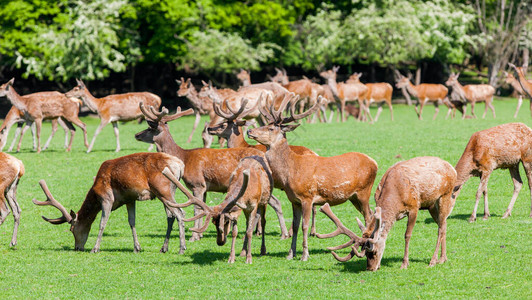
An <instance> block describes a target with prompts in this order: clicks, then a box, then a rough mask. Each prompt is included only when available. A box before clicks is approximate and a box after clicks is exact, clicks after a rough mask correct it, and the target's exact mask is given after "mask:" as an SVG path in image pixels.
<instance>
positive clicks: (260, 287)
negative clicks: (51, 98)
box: [0, 99, 532, 299]
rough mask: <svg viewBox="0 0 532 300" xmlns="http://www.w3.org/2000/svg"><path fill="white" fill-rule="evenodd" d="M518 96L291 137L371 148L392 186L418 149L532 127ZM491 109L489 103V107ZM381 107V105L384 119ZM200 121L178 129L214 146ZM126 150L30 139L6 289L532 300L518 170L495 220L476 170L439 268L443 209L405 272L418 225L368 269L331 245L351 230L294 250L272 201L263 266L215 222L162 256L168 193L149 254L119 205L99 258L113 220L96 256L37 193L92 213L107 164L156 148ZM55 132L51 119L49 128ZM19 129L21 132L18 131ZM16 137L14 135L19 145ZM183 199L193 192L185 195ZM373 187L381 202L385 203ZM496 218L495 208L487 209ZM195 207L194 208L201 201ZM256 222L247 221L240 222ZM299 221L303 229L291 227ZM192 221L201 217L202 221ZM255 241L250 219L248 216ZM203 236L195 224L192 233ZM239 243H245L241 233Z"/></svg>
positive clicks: (426, 226) (528, 226)
mask: <svg viewBox="0 0 532 300" xmlns="http://www.w3.org/2000/svg"><path fill="white" fill-rule="evenodd" d="M515 104H516V100H515V99H507V100H496V101H495V107H496V110H497V118H496V119H493V118H492V117H491V114H490V113H488V117H487V118H486V119H475V120H461V119H455V120H444V116H445V111H443V110H442V111H441V112H440V115H439V117H438V118H437V120H435V121H433V120H432V114H433V112H434V108H433V107H432V106H429V107H427V108H426V109H425V112H424V117H425V120H423V121H418V120H417V118H416V115H415V113H414V109H413V107H408V106H405V105H396V106H395V112H394V113H395V117H396V120H395V121H394V122H391V121H390V118H389V116H390V115H389V111H388V110H387V109H385V110H384V112H383V113H382V115H381V119H380V120H379V122H378V123H376V124H373V125H371V124H366V123H358V122H355V121H354V120H353V118H350V119H349V121H348V122H346V123H343V124H338V123H332V124H306V123H305V124H304V125H302V126H301V127H300V128H298V129H297V130H296V131H295V132H293V133H291V134H289V136H288V140H289V143H291V144H297V145H304V146H307V147H309V148H311V149H313V150H314V151H316V152H317V153H318V154H319V155H322V156H333V155H337V154H341V153H344V152H350V151H357V152H363V153H366V154H368V155H369V156H371V157H372V158H374V159H375V160H376V161H377V163H378V164H379V172H378V175H377V180H376V182H375V184H374V188H373V190H375V188H376V186H377V184H378V181H379V180H380V179H381V177H382V175H383V174H384V172H385V171H386V169H387V168H389V167H390V166H391V165H393V164H394V163H396V162H397V161H399V160H404V159H409V158H412V157H416V156H423V155H431V156H439V157H441V158H443V159H445V160H447V161H449V162H450V163H451V164H452V165H455V164H456V162H457V161H458V159H459V157H460V155H461V154H462V151H463V150H464V148H465V145H466V144H467V141H468V140H469V137H470V136H471V134H472V133H473V132H475V131H478V130H482V129H486V128H489V127H492V126H495V125H498V124H502V123H508V122H514V121H520V122H524V123H526V124H527V125H528V126H531V125H532V122H531V118H530V112H529V110H528V105H527V103H526V104H525V105H523V107H522V109H521V112H520V114H519V117H518V118H517V119H513V118H512V116H513V112H514V109H515ZM481 109H482V110H483V109H484V105H483V104H481V105H479V106H478V107H477V115H479V116H481V113H480V114H479V112H481V111H482V110H481ZM374 113H375V109H373V114H374ZM83 121H84V122H86V123H87V125H88V131H89V138H92V134H93V133H94V131H95V129H96V126H97V125H98V123H99V120H98V119H93V118H85V119H83ZM192 123H193V118H192V117H184V118H182V119H180V120H177V121H175V122H173V123H171V131H172V133H173V136H174V139H175V140H176V142H177V143H178V144H181V145H182V146H184V147H199V146H201V138H200V132H197V133H196V135H195V136H194V139H193V143H192V144H190V145H186V144H184V142H185V140H186V137H187V136H188V133H189V132H190V129H191V127H192ZM119 127H120V133H121V144H122V149H123V150H122V151H121V152H120V153H115V152H114V149H115V138H114V134H113V131H112V127H111V126H108V127H107V128H105V129H104V131H103V132H102V134H100V136H99V137H98V139H97V141H96V145H95V147H94V152H93V153H90V154H86V153H85V148H84V146H83V143H82V136H81V131H80V130H79V129H78V131H77V134H76V138H75V141H74V147H73V150H72V152H70V153H66V152H64V151H63V148H62V144H63V135H62V133H61V132H58V136H57V137H56V138H55V140H54V141H53V143H52V146H51V149H50V150H47V151H44V152H43V153H41V154H36V153H34V152H32V151H30V146H31V137H30V135H29V134H28V135H27V136H26V137H25V139H24V141H23V151H22V152H21V153H17V154H14V155H15V156H16V157H17V158H19V159H21V160H22V161H23V162H24V164H25V167H26V174H25V175H24V177H23V178H22V180H21V183H20V185H19V188H18V195H17V196H18V201H19V203H20V205H21V207H22V218H21V227H20V230H19V240H18V246H17V248H16V249H11V248H9V247H8V245H9V241H10V237H11V231H12V228H13V222H12V217H11V216H9V217H8V219H7V221H6V222H5V224H3V225H2V226H0V297H1V298H2V299H6V298H24V299H26V298H84V299H91V298H144V299H153V298H178V299H181V298H356V297H364V298H377V297H378V298H382V297H386V298H409V299H412V298H418V297H419V298H436V297H438V298H440V297H445V298H501V297H504V298H529V299H530V298H531V297H532V296H531V295H532V294H531V291H532V236H531V232H532V218H529V213H530V205H531V204H530V191H529V188H528V185H527V184H526V182H527V181H526V176H525V175H524V171H523V169H522V167H521V176H522V177H523V180H524V181H525V184H524V186H523V189H522V191H521V194H520V195H519V198H518V199H517V202H516V205H515V208H514V210H513V215H512V216H511V217H510V218H508V219H504V220H503V219H501V215H502V213H503V212H504V211H505V209H506V206H507V205H508V203H509V200H510V198H511V195H512V192H513V185H512V181H511V179H510V176H509V172H508V171H506V170H497V171H495V172H494V173H493V174H492V176H491V179H490V181H489V187H488V191H489V199H490V211H491V213H492V217H491V218H490V219H489V220H487V221H483V220H482V218H481V217H480V218H478V221H477V222H476V223H472V224H470V223H468V222H467V219H468V218H469V215H470V214H471V211H472V208H473V204H474V197H475V192H476V189H477V186H478V183H479V180H478V178H473V179H471V180H470V181H469V182H468V183H467V184H466V185H465V187H464V189H463V190H462V193H461V194H460V197H459V198H458V200H457V202H456V205H455V208H454V210H453V212H452V214H451V216H450V217H449V220H448V232H447V251H448V252H447V256H448V258H449V260H448V261H447V262H446V263H445V264H443V265H437V266H435V267H433V268H429V267H428V263H429V261H430V258H431V256H432V253H433V251H434V247H435V244H436V237H437V226H436V224H435V223H434V222H433V221H432V219H431V217H430V215H429V213H428V212H427V211H423V212H421V213H420V214H419V215H418V219H417V224H416V226H415V228H414V233H413V237H412V240H411V245H410V267H409V268H408V269H406V270H400V265H401V261H402V257H403V250H404V230H405V228H406V220H405V219H404V220H402V221H399V222H397V223H396V224H395V226H394V228H393V229H392V232H391V233H390V234H389V237H388V241H387V247H386V250H385V252H384V258H383V261H382V266H381V269H380V270H379V271H377V272H366V271H365V267H366V265H365V260H362V259H354V260H352V261H350V262H347V263H339V262H337V261H336V260H334V258H333V257H332V255H331V254H330V252H329V251H328V250H326V247H328V246H335V245H339V244H340V243H341V242H344V241H345V240H346V237H345V236H344V237H337V238H334V239H327V240H320V239H317V238H309V249H310V259H309V261H307V262H301V261H300V260H299V258H300V254H301V242H302V239H301V236H300V239H299V240H298V253H297V255H298V256H297V258H296V259H295V260H293V261H287V260H286V259H285V256H286V254H287V253H288V249H289V247H290V240H283V241H281V240H279V234H280V230H279V224H278V222H277V219H276V217H275V214H274V213H273V210H271V209H269V210H268V213H267V220H268V224H267V227H266V234H267V239H266V243H267V244H266V246H267V249H268V251H269V255H268V256H264V257H259V256H258V253H259V251H260V239H257V238H256V239H254V240H253V255H254V258H253V264H252V265H246V264H245V263H244V261H245V259H244V258H242V257H237V259H236V262H235V263H234V264H232V265H230V264H227V262H226V261H227V258H228V256H229V249H230V244H229V243H228V244H226V245H225V246H223V247H219V246H217V245H216V241H215V229H214V227H213V226H212V225H211V226H210V227H209V228H208V229H207V232H206V234H205V237H204V238H203V239H202V240H201V241H199V242H194V243H187V248H188V249H187V250H186V252H185V254H184V255H178V254H177V253H178V247H179V243H178V240H177V230H174V234H173V238H172V240H171V242H170V251H169V252H168V253H166V254H161V253H159V249H160V247H161V246H162V243H163V240H164V234H165V229H166V214H165V213H164V209H163V206H162V204H161V203H160V202H159V201H157V200H156V201H147V202H142V203H138V204H137V232H138V234H139V240H140V243H141V246H142V249H143V251H142V252H141V253H137V254H135V253H133V241H132V238H131V231H130V228H129V225H128V222H127V212H126V209H125V207H123V208H120V209H118V210H116V211H114V212H113V213H112V214H111V218H110V220H109V223H108V224H107V227H106V230H105V234H104V238H103V241H102V247H101V253H98V254H91V253H89V251H90V249H91V248H92V246H93V245H94V243H95V240H96V235H97V231H98V224H99V217H98V218H97V219H96V222H95V223H94V224H93V228H92V231H91V234H90V236H89V240H88V242H87V245H86V249H87V250H86V251H85V252H82V253H80V252H74V251H73V247H74V239H73V236H72V234H71V233H70V232H69V225H66V224H63V225H58V226H53V225H50V224H48V223H46V222H44V221H43V220H42V219H41V217H40V216H41V215H46V216H49V217H55V216H58V214H59V212H58V211H57V210H55V209H53V208H51V207H37V206H35V205H33V204H32V203H31V199H32V198H38V199H40V200H44V199H45V198H44V194H43V193H42V191H41V189H40V187H39V185H38V181H39V180H40V179H46V181H47V183H48V186H49V188H50V190H51V192H52V193H53V194H54V196H55V198H56V199H58V200H59V201H61V202H62V203H63V204H64V205H65V207H66V208H67V209H70V208H72V209H74V210H75V211H77V209H79V207H80V205H81V203H82V201H83V199H84V197H85V194H86V192H87V191H88V190H89V188H90V187H91V185H92V178H93V176H95V175H96V172H97V170H98V168H99V166H100V164H101V163H102V162H103V161H104V160H107V159H112V158H116V157H119V156H122V155H126V154H130V153H134V152H142V151H146V149H147V148H148V145H147V144H143V143H140V142H137V141H135V139H134V137H133V135H134V133H136V132H138V131H141V130H143V129H145V128H146V124H145V123H144V124H140V125H138V124H136V123H133V122H132V123H128V124H123V125H119ZM44 130H45V133H44V134H43V136H44V137H45V138H46V137H47V135H48V132H49V131H50V124H49V123H46V124H45V126H44ZM12 132H14V130H12ZM9 142H10V141H9ZM274 193H275V194H276V195H277V196H279V197H280V198H281V201H282V202H283V210H284V214H285V217H286V220H287V222H291V219H292V211H291V205H290V203H289V202H288V200H287V198H286V196H285V195H284V193H283V192H281V191H278V190H276V191H275V192H274ZM177 195H178V201H180V202H184V201H185V197H184V196H183V195H181V194H180V193H179V192H178V194H177ZM221 199H223V195H222V194H216V193H213V194H210V195H209V201H208V204H209V205H214V204H217V203H219V202H220V201H221ZM374 205H375V204H374V200H373V196H372V197H371V206H372V207H374ZM333 211H334V212H335V213H336V214H337V215H338V217H339V218H340V219H341V220H343V222H344V224H346V225H347V226H348V227H350V228H352V229H353V230H356V232H359V231H358V228H357V226H356V222H355V217H356V216H358V217H360V216H361V215H360V213H358V212H357V211H356V209H355V208H354V207H353V206H352V205H351V204H348V203H346V204H344V205H341V206H337V207H333ZM482 213H483V205H482V203H481V204H480V206H479V216H480V215H481V214H482ZM187 215H188V216H190V215H191V210H190V209H189V210H187ZM240 224H244V223H243V217H242V220H241V222H240ZM287 225H288V226H289V224H287ZM188 226H191V224H188ZM240 229H241V233H240V235H239V236H242V229H243V228H242V225H240ZM333 229H334V225H333V224H332V222H331V221H330V220H329V219H328V218H327V217H326V216H324V215H323V214H321V213H320V214H318V216H317V230H318V232H320V233H327V232H330V231H332V230H333ZM190 234H191V232H190V231H188V230H187V239H188V238H189V237H190ZM237 247H238V249H237V251H238V250H239V249H240V247H242V241H241V240H240V239H239V241H238V242H237Z"/></svg>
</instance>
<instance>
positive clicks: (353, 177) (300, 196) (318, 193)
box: [248, 97, 377, 261]
mask: <svg viewBox="0 0 532 300" xmlns="http://www.w3.org/2000/svg"><path fill="white" fill-rule="evenodd" d="M289 100H290V99H285V101H283V103H282V105H281V106H280V108H279V109H278V110H276V109H274V108H271V109H270V110H269V111H268V110H265V109H261V112H262V113H263V114H264V115H265V116H266V117H267V119H268V120H269V121H270V124H268V125H265V126H262V127H259V128H255V129H250V130H248V136H249V137H250V138H252V139H254V140H256V141H257V142H259V143H261V144H263V145H266V147H267V149H268V150H267V151H266V159H267V160H268V164H269V166H270V168H271V170H272V173H273V174H274V176H277V178H278V179H279V181H280V183H281V185H282V188H283V190H284V191H285V193H286V195H287V196H288V199H289V200H290V202H292V208H293V216H294V217H293V221H292V227H293V229H294V232H293V236H292V245H291V247H290V251H289V253H288V257H287V258H288V259H293V258H294V256H295V253H296V243H297V233H298V229H299V224H300V221H301V217H302V216H303V225H302V230H303V255H302V256H301V260H303V261H306V260H307V259H308V258H309V252H308V242H307V239H308V229H309V225H310V222H309V221H310V215H311V212H312V207H313V206H314V205H324V204H325V203H329V204H331V205H338V204H342V203H344V202H346V201H347V200H349V201H351V202H352V203H353V205H354V206H355V207H356V208H357V209H358V210H359V211H361V213H362V214H363V215H364V218H365V219H368V218H369V217H370V215H371V210H370V208H369V197H370V194H371V188H372V186H373V182H374V181H375V177H376V175H377V163H376V162H375V161H374V160H373V159H372V158H370V157H369V156H367V155H365V154H362V153H356V152H350V153H345V154H342V155H338V156H333V157H321V156H315V155H299V154H296V153H294V152H293V151H292V150H290V148H289V147H288V143H287V141H286V138H285V133H286V132H290V131H292V130H294V129H296V128H297V126H299V124H291V122H293V121H296V120H299V119H302V118H304V117H306V116H308V115H310V114H312V113H314V111H315V110H316V109H318V105H319V102H321V97H319V99H318V102H317V103H316V104H314V106H313V107H311V108H310V109H309V110H307V111H305V112H303V113H301V114H295V104H293V105H292V106H291V107H290V117H285V118H283V117H282V111H283V110H284V108H285V107H286V105H287V104H288V102H289ZM291 102H292V103H296V101H291Z"/></svg>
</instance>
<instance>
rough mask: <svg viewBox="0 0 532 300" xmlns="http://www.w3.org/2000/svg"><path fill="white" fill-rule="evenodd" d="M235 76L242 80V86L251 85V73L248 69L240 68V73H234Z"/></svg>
mask: <svg viewBox="0 0 532 300" xmlns="http://www.w3.org/2000/svg"><path fill="white" fill-rule="evenodd" d="M236 78H238V80H240V82H242V86H250V85H251V75H250V74H249V72H248V71H246V70H244V69H240V73H238V74H236Z"/></svg>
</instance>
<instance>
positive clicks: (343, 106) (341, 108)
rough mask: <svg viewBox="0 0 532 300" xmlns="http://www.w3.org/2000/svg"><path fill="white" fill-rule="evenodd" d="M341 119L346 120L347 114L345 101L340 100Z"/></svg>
mask: <svg viewBox="0 0 532 300" xmlns="http://www.w3.org/2000/svg"><path fill="white" fill-rule="evenodd" d="M340 119H341V120H342V122H345V120H346V116H345V101H342V102H340Z"/></svg>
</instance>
